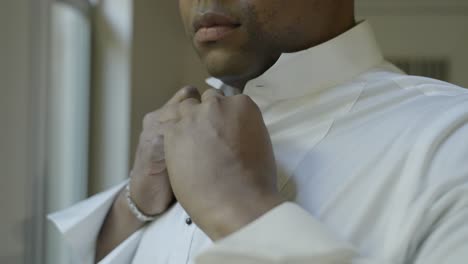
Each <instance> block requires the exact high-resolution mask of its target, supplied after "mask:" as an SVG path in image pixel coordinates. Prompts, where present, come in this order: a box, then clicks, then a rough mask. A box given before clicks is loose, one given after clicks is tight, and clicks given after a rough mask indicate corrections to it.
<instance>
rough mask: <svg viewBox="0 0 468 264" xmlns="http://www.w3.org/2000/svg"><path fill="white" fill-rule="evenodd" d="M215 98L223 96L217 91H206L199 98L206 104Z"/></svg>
mask: <svg viewBox="0 0 468 264" xmlns="http://www.w3.org/2000/svg"><path fill="white" fill-rule="evenodd" d="M215 97H224V94H223V92H222V91H221V90H218V89H208V90H206V91H205V92H204V93H203V95H202V97H201V101H202V102H206V101H208V100H210V99H213V98H215Z"/></svg>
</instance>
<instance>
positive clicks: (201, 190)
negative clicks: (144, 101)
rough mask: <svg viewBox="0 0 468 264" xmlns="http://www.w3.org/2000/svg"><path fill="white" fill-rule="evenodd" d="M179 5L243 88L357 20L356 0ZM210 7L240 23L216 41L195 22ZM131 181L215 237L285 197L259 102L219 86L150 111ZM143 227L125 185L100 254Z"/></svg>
mask: <svg viewBox="0 0 468 264" xmlns="http://www.w3.org/2000/svg"><path fill="white" fill-rule="evenodd" d="M179 6H180V14H181V17H182V21H183V23H184V26H185V31H186V33H187V36H188V37H189V39H190V41H191V43H192V44H193V46H194V48H195V50H196V51H197V53H198V54H199V56H200V59H201V60H202V61H203V63H204V64H205V65H206V67H207V69H208V71H209V73H210V74H211V75H212V76H214V77H217V78H219V79H221V80H222V81H223V82H225V83H227V84H229V85H231V86H234V87H237V88H239V89H240V90H243V88H244V86H245V84H246V83H247V82H248V81H249V80H251V79H253V78H255V77H257V76H259V75H261V74H262V73H263V72H265V71H266V70H267V69H269V68H270V67H271V66H272V65H273V64H274V63H275V62H276V61H277V60H278V58H279V57H280V55H281V54H282V53H286V52H295V51H300V50H304V49H307V48H311V47H314V46H316V45H318V44H321V43H323V42H325V41H327V40H330V39H331V38H333V37H335V36H337V35H339V34H341V33H343V32H345V31H346V30H348V29H349V28H351V27H352V26H353V25H354V3H353V1H352V0H179ZM206 12H218V13H223V14H225V15H228V16H230V17H231V18H233V19H235V20H236V22H238V23H239V26H238V27H236V28H235V30H233V31H232V32H231V33H230V34H229V35H228V36H226V37H225V38H223V39H221V40H219V41H211V42H200V41H197V39H196V38H195V29H194V27H193V24H194V20H195V19H196V18H197V17H199V16H200V15H201V14H203V13H206ZM285 89H287V87H285ZM131 181H132V189H131V190H132V191H131V197H132V199H133V200H134V201H135V203H136V204H137V206H138V207H139V208H140V209H141V210H142V211H143V212H144V213H146V214H150V215H153V214H161V213H163V212H165V211H166V210H167V208H169V206H170V205H171V204H172V203H173V202H174V201H175V200H177V201H178V202H179V203H180V204H181V205H182V206H183V207H184V209H185V210H186V211H187V213H188V214H189V215H190V216H191V217H192V219H193V220H194V222H195V223H196V224H197V226H199V227H200V228H201V229H202V230H203V231H204V232H205V233H206V234H207V235H208V236H209V237H210V238H211V239H213V240H218V239H221V238H223V237H226V236H228V235H229V234H231V233H233V232H236V231H237V230H239V229H240V228H242V227H244V226H245V225H247V224H249V223H251V222H252V221H254V220H255V219H257V218H258V217H260V216H262V215H263V214H265V213H266V212H268V211H270V210H271V209H272V208H274V207H276V206H278V205H279V204H281V203H282V202H283V199H282V198H281V196H280V194H279V193H278V191H277V190H276V188H275V186H276V166H275V160H274V155H273V150H272V146H271V142H270V138H269V135H268V131H267V129H266V127H265V124H264V123H263V119H262V116H261V113H260V110H259V109H258V107H257V106H256V105H255V103H254V102H253V101H252V100H250V98H248V97H247V96H245V95H237V96H231V97H225V96H224V95H223V94H222V93H220V92H218V91H214V90H208V91H207V92H205V93H204V94H203V95H200V94H199V93H198V90H197V89H196V88H193V87H184V88H183V89H181V90H180V91H179V92H178V93H176V95H174V97H173V98H172V99H171V100H170V101H169V102H168V103H167V104H166V105H165V106H163V107H162V108H160V109H158V110H156V111H154V112H152V113H149V114H148V115H147V116H146V117H145V120H144V122H143V131H142V134H141V137H140V142H139V146H138V149H137V155H136V158H135V162H134V166H133V170H132V175H131ZM143 225H144V223H141V222H139V221H138V220H136V218H135V217H134V216H133V215H132V214H131V213H130V212H129V210H128V207H127V205H126V201H125V196H124V192H122V193H121V194H120V195H119V196H118V197H117V198H116V200H115V202H114V205H113V206H112V208H111V210H110V211H109V214H108V216H107V218H106V220H105V221H104V224H103V226H102V228H101V232H100V233H99V237H98V240H97V247H96V261H98V260H100V259H102V258H103V257H104V256H106V255H107V254H108V253H110V251H112V250H113V249H114V248H115V247H116V246H118V245H119V244H120V243H121V242H122V241H124V240H125V239H126V238H127V237H128V236H130V235H131V234H132V233H133V232H135V231H136V230H138V229H139V228H140V227H142V226H143ZM155 250H157V249H155Z"/></svg>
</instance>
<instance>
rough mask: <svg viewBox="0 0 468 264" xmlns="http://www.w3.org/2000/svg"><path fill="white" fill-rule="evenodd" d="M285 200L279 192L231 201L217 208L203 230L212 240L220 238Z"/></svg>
mask: <svg viewBox="0 0 468 264" xmlns="http://www.w3.org/2000/svg"><path fill="white" fill-rule="evenodd" d="M284 202H285V200H284V199H283V198H282V197H280V195H279V194H277V195H276V194H275V195H271V196H265V197H261V198H259V199H250V200H248V201H244V202H240V201H237V202H236V203H231V204H230V205H228V206H223V207H222V208H223V209H221V210H217V211H216V212H214V214H213V215H212V216H211V218H210V219H209V221H208V222H209V224H207V225H205V226H206V230H204V231H205V232H206V233H207V235H208V236H209V237H210V238H211V239H213V240H215V241H216V240H220V239H222V238H224V237H226V236H229V235H230V234H232V233H235V232H236V231H238V230H240V229H241V228H243V227H244V226H247V225H248V224H250V223H252V222H254V221H255V220H257V219H258V218H260V217H261V216H263V215H264V214H266V213H268V212H269V211H271V210H272V209H274V208H275V207H277V206H279V205H280V204H282V203H284Z"/></svg>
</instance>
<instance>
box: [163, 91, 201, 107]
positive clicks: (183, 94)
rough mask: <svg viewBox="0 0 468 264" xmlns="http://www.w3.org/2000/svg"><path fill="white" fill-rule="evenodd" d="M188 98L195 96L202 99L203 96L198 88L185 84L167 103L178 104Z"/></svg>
mask: <svg viewBox="0 0 468 264" xmlns="http://www.w3.org/2000/svg"><path fill="white" fill-rule="evenodd" d="M188 98H195V99H198V100H200V98H201V96H200V92H199V91H198V89H197V88H195V87H193V86H185V87H183V88H182V89H180V90H179V91H177V93H175V94H174V96H172V98H171V99H169V101H168V102H167V103H166V105H171V104H178V103H181V102H183V101H184V100H186V99H188Z"/></svg>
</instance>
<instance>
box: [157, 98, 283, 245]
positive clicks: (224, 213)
mask: <svg viewBox="0 0 468 264" xmlns="http://www.w3.org/2000/svg"><path fill="white" fill-rule="evenodd" d="M178 113H179V115H180V117H179V119H178V121H177V122H175V123H173V124H172V125H170V126H167V127H166V128H165V131H164V143H165V154H166V164H167V169H168V173H169V178H170V183H171V185H172V189H173V191H174V194H175V196H176V198H177V200H178V201H179V202H180V203H181V205H182V206H183V207H184V208H185V210H186V211H187V213H188V214H189V215H190V216H191V217H192V219H193V220H194V221H195V223H197V225H198V226H199V227H200V228H201V229H202V230H203V231H205V233H206V234H207V235H208V236H210V237H211V238H212V239H213V240H217V239H220V238H223V237H225V236H227V235H229V234H230V233H233V232H235V231H236V230H238V229H240V228H241V227H243V226H245V225H246V224H248V223H250V222H252V221H253V220H255V219H257V218H258V217H260V216H261V215H262V214H264V213H266V212H267V211H269V210H271V209H272V208H273V207H276V206H277V205H279V204H280V203H281V202H282V199H281V198H280V195H279V193H278V191H277V188H276V165H275V159H274V154H273V150H272V145H271V141H270V137H269V134H268V131H267V129H266V127H265V124H264V122H263V119H262V115H261V113H260V110H259V109H258V107H257V105H256V104H255V103H254V102H253V101H252V100H251V99H250V98H249V97H247V96H245V95H236V96H232V97H224V96H223V95H222V94H221V93H220V92H219V91H216V90H208V91H206V92H205V93H204V94H203V96H202V99H201V100H198V99H195V98H190V99H187V100H184V101H183V102H182V103H180V104H179V111H178Z"/></svg>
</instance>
